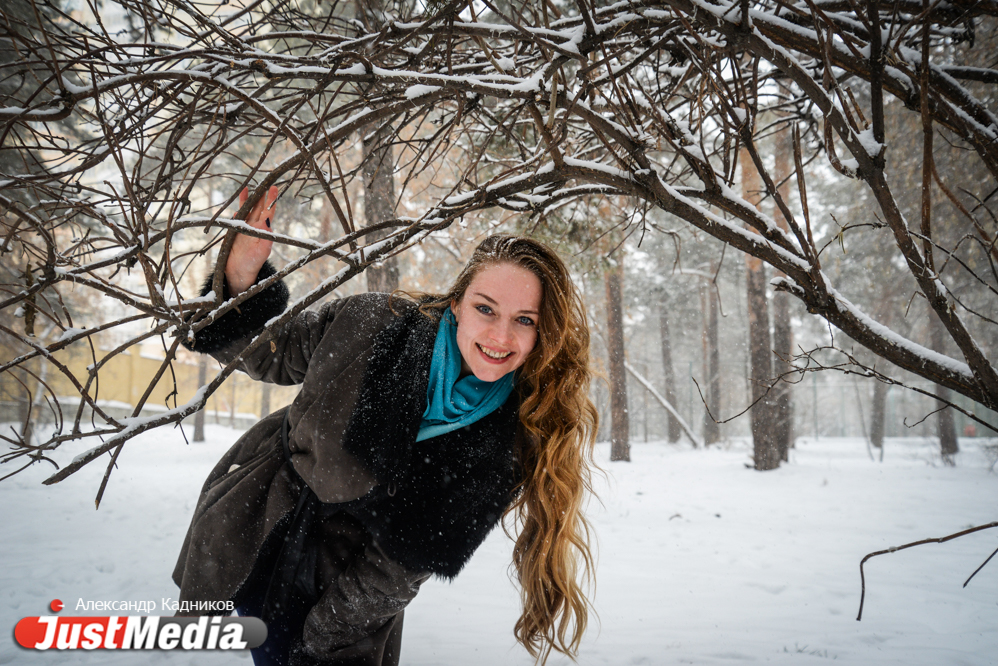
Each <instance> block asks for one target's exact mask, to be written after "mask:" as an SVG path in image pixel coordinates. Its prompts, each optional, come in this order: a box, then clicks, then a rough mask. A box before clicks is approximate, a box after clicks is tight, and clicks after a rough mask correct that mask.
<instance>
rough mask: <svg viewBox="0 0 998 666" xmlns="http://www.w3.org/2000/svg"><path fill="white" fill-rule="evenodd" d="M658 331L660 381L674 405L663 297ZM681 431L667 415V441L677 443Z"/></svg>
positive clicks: (667, 320) (671, 369) (669, 340)
mask: <svg viewBox="0 0 998 666" xmlns="http://www.w3.org/2000/svg"><path fill="white" fill-rule="evenodd" d="M658 330H659V337H660V338H661V343H662V381H663V383H664V384H665V399H666V400H668V401H669V404H670V405H673V406H675V405H676V374H675V372H674V371H673V368H672V338H671V334H670V332H669V308H668V306H667V305H666V302H665V295H664V294H663V295H662V298H661V299H660V301H659V309H658ZM682 434H683V429H682V427H681V426H680V425H679V421H678V420H677V419H676V417H675V416H673V415H672V414H669V441H670V442H678V441H679V438H680V436H682Z"/></svg>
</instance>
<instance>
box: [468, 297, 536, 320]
mask: <svg viewBox="0 0 998 666" xmlns="http://www.w3.org/2000/svg"><path fill="white" fill-rule="evenodd" d="M472 296H479V297H481V298H484V299H485V300H486V301H488V302H489V303H491V304H492V305H495V306H498V305H499V303H498V302H496V300H495V299H494V298H492V297H491V296H489V295H487V294H483V293H482V292H480V291H476V292H475V293H474V294H472ZM520 313H521V314H532V315H536V314H539V313H538V312H537V310H520Z"/></svg>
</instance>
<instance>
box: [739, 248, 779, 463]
mask: <svg viewBox="0 0 998 666" xmlns="http://www.w3.org/2000/svg"><path fill="white" fill-rule="evenodd" d="M753 263H757V264H758V265H757V266H753V265H752V264H753ZM746 277H747V280H746V282H747V284H748V319H749V349H750V351H749V357H750V359H751V364H752V381H751V382H750V384H751V386H752V403H753V404H752V409H751V410H750V414H751V420H752V447H753V451H754V457H755V468H756V469H758V470H768V469H776V468H777V467H779V466H780V459H781V457H780V447H779V445H778V444H777V440H776V433H775V423H774V420H775V419H774V418H773V416H774V414H773V412H774V410H773V404H772V394H771V393H770V392H769V383H770V380H771V378H772V376H773V366H772V362H771V357H772V354H773V351H772V343H771V341H770V337H769V307H768V303H767V302H766V270H765V268H764V267H763V266H762V262H761V261H759V260H758V259H750V260H749V268H748V271H747V276H746Z"/></svg>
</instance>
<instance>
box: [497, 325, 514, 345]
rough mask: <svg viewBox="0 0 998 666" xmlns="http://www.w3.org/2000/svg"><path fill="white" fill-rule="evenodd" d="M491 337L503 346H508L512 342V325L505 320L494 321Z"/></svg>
mask: <svg viewBox="0 0 998 666" xmlns="http://www.w3.org/2000/svg"><path fill="white" fill-rule="evenodd" d="M492 339H493V340H495V341H496V343H498V344H500V345H502V346H504V347H508V346H510V345H511V344H512V343H513V327H512V326H511V325H510V323H509V322H506V321H500V322H496V324H495V326H493V327H492Z"/></svg>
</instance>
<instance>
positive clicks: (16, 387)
mask: <svg viewBox="0 0 998 666" xmlns="http://www.w3.org/2000/svg"><path fill="white" fill-rule="evenodd" d="M95 351H96V354H94V353H92V352H91V348H90V345H88V344H87V343H86V341H79V342H76V343H74V344H72V345H70V346H69V347H68V348H66V349H63V350H61V351H58V352H56V353H55V354H53V358H54V360H55V363H52V362H51V361H47V360H46V361H42V359H35V360H33V361H32V362H30V363H29V368H30V370H31V371H32V372H33V373H35V375H36V377H37V378H32V377H29V376H26V375H24V374H23V373H22V378H21V379H22V381H23V382H24V383H25V384H27V385H28V387H30V389H31V391H32V393H33V394H35V395H34V398H35V403H36V409H38V408H41V409H42V411H46V412H48V411H49V410H48V409H47V407H45V400H44V398H39V397H38V396H37V390H38V389H37V387H38V378H41V379H43V380H44V382H45V384H47V385H48V387H49V390H50V391H51V393H54V394H55V395H56V396H58V398H59V402H60V403H61V404H62V410H63V418H66V419H70V420H71V419H72V418H73V417H74V414H75V408H76V406H77V405H78V404H79V399H80V387H86V384H87V381H88V379H89V375H90V368H91V367H92V366H94V365H95V356H96V362H99V361H101V360H103V359H104V358H106V357H107V355H108V353H109V352H110V351H111V349H110V348H107V349H102V348H100V347H99V346H98V348H97V349H96V350H95ZM164 356H165V354H164V352H163V350H162V347H158V348H157V347H156V346H153V345H141V346H139V347H137V348H136V347H132V348H130V349H128V350H127V351H124V352H121V353H118V354H116V355H115V356H113V357H112V358H110V359H108V360H107V362H106V363H104V364H103V365H101V367H100V369H99V370H98V372H97V376H96V378H95V379H94V380H93V381H92V382H91V384H90V388H89V390H88V391H87V392H88V393H89V395H90V396H91V397H92V398H94V399H95V400H96V401H97V403H98V406H101V407H102V408H103V407H105V406H106V407H108V408H109V409H110V408H114V411H115V414H116V415H119V416H120V415H121V413H120V410H121V409H125V408H127V407H132V408H134V406H135V405H137V404H138V403H139V401H140V400H141V399H142V396H143V395H144V394H145V393H146V391H147V390H149V385H150V382H151V381H152V380H153V378H154V377H156V375H157V373H160V372H161V371H162V376H160V378H159V380H158V381H157V382H156V384H155V385H154V386H153V388H152V390H151V391H150V393H149V396H148V398H147V399H146V401H145V403H144V409H143V414H147V415H148V414H153V413H155V412H157V411H163V410H165V409H172V408H173V407H175V406H178V405H184V404H185V403H187V402H189V401H190V400H191V399H192V398H193V397H194V394H195V392H196V391H197V389H198V355H196V354H192V353H190V352H188V351H186V350H181V353H180V354H178V358H175V359H174V360H173V362H172V363H171V364H170V365H169V366H167V367H166V368H165V369H164V368H163V365H164ZM206 359H207V361H208V368H207V373H206V382H211V380H212V379H213V378H214V377H215V376H216V375H217V374H218V372H219V371H220V370H221V365H220V364H219V363H218V362H217V361H215V360H214V359H212V358H210V357H206ZM43 363H45V364H47V365H48V367H47V368H44V369H43V368H42V364H43ZM57 364H58V365H61V366H63V369H60V368H59V367H58V365H57ZM67 372H68V374H70V375H72V377H73V379H70V378H69V377H68V376H67ZM6 379H7V381H4V382H3V386H2V390H0V393H2V395H0V400H2V401H4V402H5V403H7V404H8V405H9V404H11V401H24V400H25V398H26V392H25V388H24V386H23V385H22V384H21V383H20V382H17V381H16V380H14V379H13V377H9V376H8V377H7V378H6ZM74 380H75V383H74ZM77 385H79V386H77ZM262 387H263V383H262V382H257V381H254V380H252V379H250V378H249V377H248V376H247V375H245V374H244V373H242V372H238V371H237V372H234V373H233V374H232V375H230V376H229V377H228V378H227V379H226V380H225V382H223V383H222V385H221V386H220V387H219V388H218V389H217V390H216V391H215V392H214V393H213V394H212V395H211V396H210V397H209V398H208V404H207V406H206V408H205V412H206V414H210V415H212V416H215V417H216V418H215V419H213V420H216V421H218V422H221V423H226V422H227V419H229V420H231V419H232V417H233V416H235V417H236V418H237V419H238V420H239V421H240V425H242V426H243V427H245V426H246V425H248V424H247V420H252V419H255V418H260V417H261V416H265V415H264V414H261V400H262V391H261V389H262ZM270 389H271V393H270V411H274V410H277V409H279V408H280V407H283V406H285V405H287V404H289V403H290V402H291V400H293V399H294V396H295V395H297V393H298V387H297V386H290V387H289V386H277V385H273V384H271V385H270ZM45 393H46V394H47V395H48V396H49V397H50V396H51V394H50V393H49V392H48V391H45ZM174 393H175V395H174ZM37 417H40V418H42V419H44V420H50V418H51V417H50V416H49V417H46V415H42V414H36V418H37Z"/></svg>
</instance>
